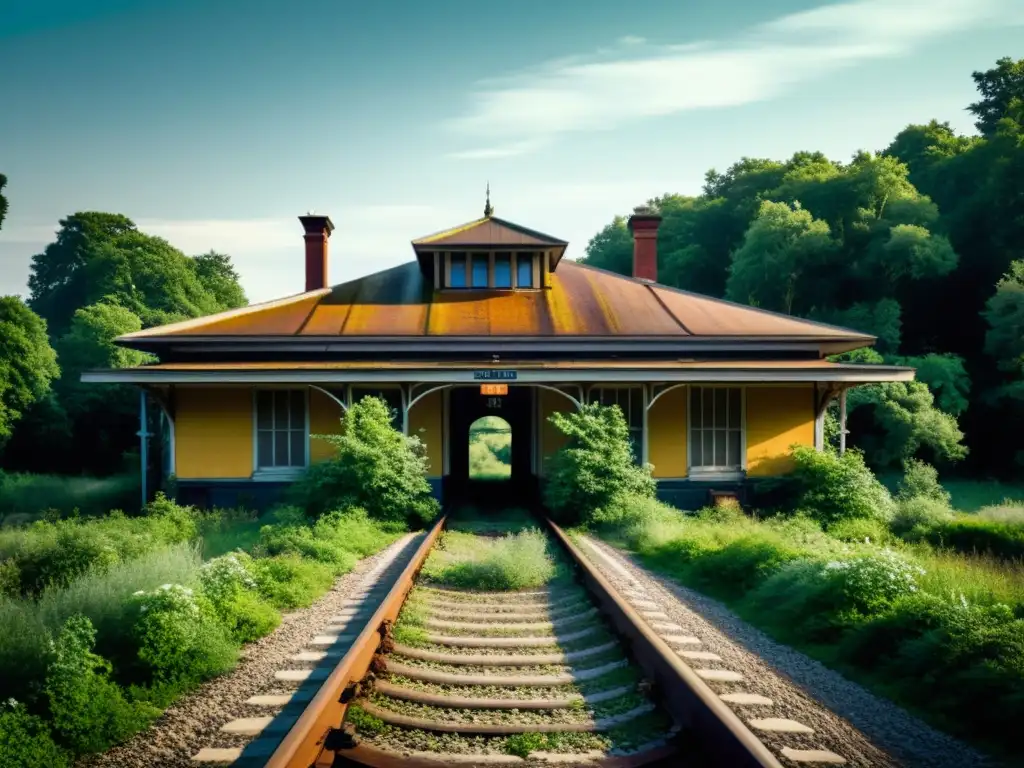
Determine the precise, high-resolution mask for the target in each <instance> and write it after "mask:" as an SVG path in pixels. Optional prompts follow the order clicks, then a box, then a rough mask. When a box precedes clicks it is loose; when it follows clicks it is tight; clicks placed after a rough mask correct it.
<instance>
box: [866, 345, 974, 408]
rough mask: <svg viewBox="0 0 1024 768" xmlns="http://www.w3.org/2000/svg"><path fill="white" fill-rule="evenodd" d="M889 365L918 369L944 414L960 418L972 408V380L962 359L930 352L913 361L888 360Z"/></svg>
mask: <svg viewBox="0 0 1024 768" xmlns="http://www.w3.org/2000/svg"><path fill="white" fill-rule="evenodd" d="M886 362H887V363H892V364H893V365H906V366H909V367H911V368H915V369H916V370H917V374H916V378H917V380H918V381H922V382H924V383H925V384H927V385H928V389H930V390H931V392H932V394H933V395H934V397H935V405H936V406H937V407H938V408H939V410H941V411H943V412H944V413H948V414H950V415H952V416H959V415H960V414H961V413H963V412H964V411H966V410H967V406H968V405H970V400H969V397H970V394H971V377H970V374H968V373H967V369H966V368H965V367H964V360H963V358H962V357H960V356H958V355H953V354H950V353H943V354H938V353H935V352H930V353H929V354H927V355H918V356H912V357H896V356H893V357H887V358H886Z"/></svg>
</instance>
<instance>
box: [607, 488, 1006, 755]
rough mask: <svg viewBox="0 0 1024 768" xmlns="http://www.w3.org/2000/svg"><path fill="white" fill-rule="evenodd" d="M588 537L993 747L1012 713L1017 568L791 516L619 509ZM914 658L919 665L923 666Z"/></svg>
mask: <svg viewBox="0 0 1024 768" xmlns="http://www.w3.org/2000/svg"><path fill="white" fill-rule="evenodd" d="M599 532H600V533H601V535H603V536H604V537H606V538H608V539H609V540H611V541H613V542H615V543H618V544H620V545H624V546H626V547H628V548H630V549H632V550H634V551H636V552H637V553H638V554H639V555H640V557H641V558H642V559H643V560H644V561H645V563H646V564H647V565H649V566H650V567H652V568H653V569H655V570H657V571H659V572H662V573H665V574H667V575H669V576H672V577H673V578H676V579H678V580H679V581H680V582H682V583H684V584H688V585H690V586H693V587H696V588H698V589H700V590H701V591H703V592H706V593H708V594H711V595H714V596H716V597H718V598H720V599H723V600H724V601H725V602H727V603H728V604H730V605H731V606H732V607H733V608H734V609H736V610H737V612H738V613H740V615H742V616H743V617H744V618H746V619H748V620H749V621H751V622H752V623H754V624H756V625H758V626H760V627H762V628H763V629H765V630H767V631H768V632H769V633H770V634H772V635H774V636H775V637H776V638H777V639H779V640H781V641H783V642H786V643H788V644H790V645H793V646H794V647H797V648H800V649H801V650H804V651H805V652H807V653H809V654H811V655H813V656H815V657H817V658H819V659H821V660H822V661H824V662H826V663H828V664H830V665H832V666H834V667H837V668H839V669H840V670H842V671H843V672H844V674H847V675H848V676H850V677H852V678H854V679H857V680H859V681H861V682H863V683H866V684H868V685H869V686H872V687H874V688H875V689H876V690H878V691H879V692H882V693H884V694H885V695H887V696H890V697H891V698H893V699H895V700H896V701H898V702H899V703H901V704H903V705H906V706H910V707H912V708H914V709H916V710H917V711H919V712H921V713H922V714H924V715H925V716H926V717H928V718H929V719H930V720H932V722H934V723H936V724H937V725H939V726H940V727H943V728H946V729H948V730H950V731H953V732H955V733H957V734H958V735H961V736H963V737H966V738H969V739H973V740H975V741H980V742H982V743H984V744H987V745H988V746H993V747H995V748H996V749H1000V750H1004V751H1008V750H1010V749H1012V748H1013V746H1014V745H1013V739H1014V738H1015V737H1014V736H1013V735H1012V734H1013V733H1014V723H1017V722H1020V720H1021V718H1022V717H1024V699H1022V698H1021V697H1020V695H1019V692H1020V691H1021V690H1024V652H1022V650H1021V649H1022V648H1024V618H1022V617H1024V568H1022V566H1021V565H1020V564H1019V563H1017V562H1005V561H1001V560H998V559H995V558H992V557H978V556H975V555H970V554H965V553H955V552H949V551H943V550H937V549H935V548H933V547H931V546H928V545H926V544H921V543H919V544H916V545H907V544H902V543H901V542H900V541H899V540H898V539H893V544H892V546H891V547H888V548H887V547H880V546H878V544H876V543H866V542H864V541H847V542H844V541H840V540H838V539H837V538H835V537H833V536H830V535H828V533H827V532H825V531H823V530H822V528H821V527H820V526H819V525H818V524H817V523H815V522H814V521H813V520H810V519H809V518H804V517H795V518H788V519H787V518H782V517H777V518H772V519H768V520H764V521H759V520H756V519H754V518H751V517H749V516H746V515H744V514H743V513H741V512H739V511H738V510H736V509H733V510H729V509H718V510H705V511H703V512H701V513H699V514H697V515H695V516H685V517H684V516H683V515H682V514H681V513H679V512H678V511H676V510H673V509H671V508H669V507H666V506H664V505H660V504H657V503H656V502H655V503H652V502H650V501H649V500H635V501H633V502H630V501H623V502H622V503H620V509H619V510H618V514H617V515H609V516H608V520H607V521H606V522H604V523H603V524H601V525H600V528H599ZM925 660H926V661H925Z"/></svg>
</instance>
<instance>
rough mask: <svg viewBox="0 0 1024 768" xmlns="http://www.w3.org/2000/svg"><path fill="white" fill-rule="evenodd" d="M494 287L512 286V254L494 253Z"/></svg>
mask: <svg viewBox="0 0 1024 768" xmlns="http://www.w3.org/2000/svg"><path fill="white" fill-rule="evenodd" d="M494 287H495V288H511V287H512V254H511V253H496V254H494Z"/></svg>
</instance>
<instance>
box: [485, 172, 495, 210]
mask: <svg viewBox="0 0 1024 768" xmlns="http://www.w3.org/2000/svg"><path fill="white" fill-rule="evenodd" d="M493 213H494V208H493V207H492V206H491V182H489V181H488V182H487V202H486V203H485V204H484V217H485V218H488V219H489V218H490V217H491V215H492V214H493Z"/></svg>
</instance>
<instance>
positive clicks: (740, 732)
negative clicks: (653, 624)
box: [547, 519, 782, 768]
mask: <svg viewBox="0 0 1024 768" xmlns="http://www.w3.org/2000/svg"><path fill="white" fill-rule="evenodd" d="M547 522H548V525H549V526H550V528H551V530H552V532H553V533H554V534H555V538H556V539H558V541H559V543H560V544H561V545H562V546H563V548H564V549H565V550H566V551H567V552H568V553H569V555H570V556H571V557H572V560H573V561H574V562H575V563H576V565H577V566H578V567H579V571H580V575H581V576H582V578H583V582H584V584H585V585H586V587H587V588H588V589H589V591H590V592H591V594H592V595H593V596H594V597H595V598H597V601H598V603H599V604H600V607H601V610H602V611H603V612H604V613H605V614H606V615H607V617H608V619H609V620H610V621H611V622H612V624H613V625H614V627H615V629H616V630H618V632H619V634H620V635H621V636H622V637H624V638H626V639H627V640H628V641H629V642H630V644H631V650H632V651H633V657H634V660H635V661H636V662H637V663H638V664H639V665H640V666H641V667H642V668H643V670H644V671H645V672H646V673H647V674H648V675H649V676H650V679H651V681H652V682H653V683H654V685H655V686H656V691H657V693H658V695H659V698H660V699H661V700H662V703H663V704H664V706H665V708H666V709H667V710H668V713H669V714H670V715H671V716H672V719H673V720H674V721H675V722H676V724H677V725H679V726H681V727H684V728H687V729H689V730H690V731H691V732H692V734H693V736H694V739H695V740H696V741H698V742H699V743H700V745H701V747H702V751H704V752H705V753H706V754H707V757H708V758H710V759H712V760H714V764H715V765H727V766H729V767H730V768H782V763H780V762H779V760H778V759H777V758H776V757H775V755H773V754H772V752H771V751H770V750H769V749H768V747H766V746H765V745H764V744H763V743H762V742H761V740H760V739H758V738H757V736H755V735H754V733H753V732H752V731H751V730H750V729H749V728H747V726H746V725H745V724H744V723H743V721H742V720H740V718H739V717H737V716H736V714H735V713H734V712H733V711H732V710H731V709H729V707H728V706H726V704H725V702H723V701H722V700H721V699H720V698H718V696H717V695H716V694H715V692H714V691H712V690H711V688H710V687H709V686H708V684H707V683H705V682H704V681H703V680H701V679H700V677H698V676H697V674H696V673H695V672H694V671H693V670H692V669H690V667H689V665H687V664H686V663H685V662H684V661H683V660H682V659H681V658H679V656H678V654H676V653H675V652H674V651H673V650H672V648H670V647H669V645H668V644H667V643H666V642H665V641H664V640H662V639H661V638H660V637H658V635H657V634H655V632H654V631H653V630H652V629H651V628H650V627H649V626H648V625H647V622H646V621H645V620H644V619H643V617H641V616H640V615H639V614H638V613H637V612H636V611H635V610H634V609H633V607H632V606H631V605H630V604H629V603H627V602H626V601H625V600H623V599H622V598H621V597H620V596H619V594H618V592H617V591H616V590H615V588H614V587H613V586H612V585H611V583H610V582H609V581H608V580H607V579H606V578H605V577H604V576H603V575H602V574H601V573H600V572H599V571H598V569H597V568H596V567H595V566H594V565H592V564H591V562H590V561H589V560H588V559H587V557H586V556H585V555H584V554H583V553H582V552H580V550H579V548H578V547H576V545H575V544H573V543H572V542H571V541H570V540H569V537H568V536H566V535H565V532H564V531H563V530H562V529H561V528H559V527H558V526H557V525H556V524H555V523H554V522H552V521H551V520H550V519H548V521H547Z"/></svg>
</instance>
